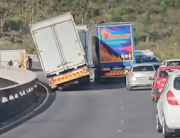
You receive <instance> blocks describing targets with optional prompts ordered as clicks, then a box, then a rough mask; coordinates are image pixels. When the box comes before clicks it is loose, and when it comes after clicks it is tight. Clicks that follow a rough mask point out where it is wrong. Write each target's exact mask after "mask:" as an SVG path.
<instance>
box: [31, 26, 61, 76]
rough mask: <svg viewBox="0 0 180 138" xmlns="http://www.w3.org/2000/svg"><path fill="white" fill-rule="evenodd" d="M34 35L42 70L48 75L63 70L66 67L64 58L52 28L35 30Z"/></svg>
mask: <svg viewBox="0 0 180 138" xmlns="http://www.w3.org/2000/svg"><path fill="white" fill-rule="evenodd" d="M32 34H33V39H34V42H35V43H36V47H37V49H38V54H39V59H40V62H41V65H42V68H43V69H44V71H45V72H46V74H48V73H52V72H55V71H58V70H62V69H63V68H64V66H63V65H62V60H61V59H62V58H61V56H60V53H59V49H58V48H59V47H58V46H57V41H56V39H55V37H54V34H53V28H52V26H48V27H44V28H41V29H38V30H34V31H32Z"/></svg>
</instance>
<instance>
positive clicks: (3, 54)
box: [0, 49, 26, 69]
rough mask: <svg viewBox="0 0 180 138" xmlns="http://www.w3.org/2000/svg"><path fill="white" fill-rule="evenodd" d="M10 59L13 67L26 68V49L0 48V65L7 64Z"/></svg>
mask: <svg viewBox="0 0 180 138" xmlns="http://www.w3.org/2000/svg"><path fill="white" fill-rule="evenodd" d="M10 60H12V62H13V66H14V67H19V65H20V64H21V68H22V69H26V50H24V49H19V50H0V65H7V64H8V62H9V61H10Z"/></svg>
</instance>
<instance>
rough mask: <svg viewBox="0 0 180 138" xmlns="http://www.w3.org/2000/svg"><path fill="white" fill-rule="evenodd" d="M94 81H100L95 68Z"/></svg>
mask: <svg viewBox="0 0 180 138" xmlns="http://www.w3.org/2000/svg"><path fill="white" fill-rule="evenodd" d="M94 81H95V82H97V83H101V77H100V76H99V75H98V73H97V70H96V71H95V76H94Z"/></svg>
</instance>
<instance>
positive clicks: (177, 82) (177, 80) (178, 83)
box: [174, 77, 180, 90]
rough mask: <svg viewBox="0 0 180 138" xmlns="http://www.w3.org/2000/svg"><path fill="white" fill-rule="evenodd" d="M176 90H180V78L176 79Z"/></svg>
mask: <svg viewBox="0 0 180 138" xmlns="http://www.w3.org/2000/svg"><path fill="white" fill-rule="evenodd" d="M174 89H176V90H180V77H176V78H175V79H174Z"/></svg>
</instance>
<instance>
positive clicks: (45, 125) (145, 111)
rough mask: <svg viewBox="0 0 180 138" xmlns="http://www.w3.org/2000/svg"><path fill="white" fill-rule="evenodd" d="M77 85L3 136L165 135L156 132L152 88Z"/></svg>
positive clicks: (131, 137) (140, 137) (117, 137)
mask: <svg viewBox="0 0 180 138" xmlns="http://www.w3.org/2000/svg"><path fill="white" fill-rule="evenodd" d="M37 73H38V76H39V79H40V80H41V81H44V82H46V80H45V78H44V77H43V73H42V72H37ZM73 87H77V88H76V91H70V90H69V91H66V92H60V91H58V92H57V93H56V99H55V101H54V102H53V103H52V105H51V106H50V107H49V108H48V109H47V110H46V111H44V112H43V113H41V114H39V115H38V116H36V117H34V118H32V119H31V120H29V121H27V122H25V123H24V124H22V125H20V126H18V127H16V128H14V129H12V130H10V131H8V132H7V133H4V134H2V135H1V136H0V137H1V138H158V137H162V136H161V135H160V134H158V133H157V132H156V124H155V113H156V109H155V104H154V103H152V102H151V100H150V91H134V92H129V91H127V90H126V89H125V88H124V85H122V84H109V85H108V84H106V85H95V84H93V85H92V86H90V87H89V88H86V89H87V90H85V88H83V89H80V87H79V86H76V85H75V86H73ZM71 88H72V87H71ZM71 88H70V89H71ZM73 89H74V88H73ZM53 95H54V94H53V93H51V95H50V96H53Z"/></svg>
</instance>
